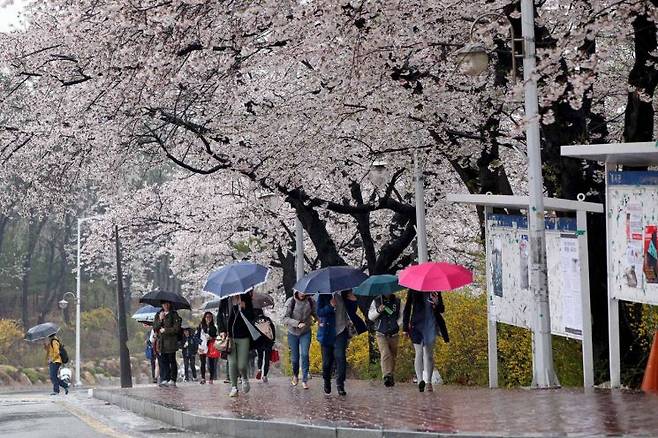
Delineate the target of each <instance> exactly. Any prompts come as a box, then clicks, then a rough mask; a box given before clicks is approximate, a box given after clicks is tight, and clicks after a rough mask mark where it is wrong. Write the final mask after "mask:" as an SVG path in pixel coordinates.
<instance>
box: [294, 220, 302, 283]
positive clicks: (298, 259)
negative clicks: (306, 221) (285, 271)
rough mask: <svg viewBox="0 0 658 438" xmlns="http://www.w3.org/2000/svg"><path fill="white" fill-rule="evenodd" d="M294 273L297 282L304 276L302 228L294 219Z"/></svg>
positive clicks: (300, 223) (298, 221)
mask: <svg viewBox="0 0 658 438" xmlns="http://www.w3.org/2000/svg"><path fill="white" fill-rule="evenodd" d="M295 272H296V274H297V280H300V279H301V278H302V277H303V276H304V226H303V225H302V221H300V220H299V218H295Z"/></svg>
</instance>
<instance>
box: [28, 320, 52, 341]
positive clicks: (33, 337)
mask: <svg viewBox="0 0 658 438" xmlns="http://www.w3.org/2000/svg"><path fill="white" fill-rule="evenodd" d="M58 331H59V327H58V326H57V324H54V323H52V322H44V323H43V324H39V325H35V326H34V327H32V328H31V329H29V330H28V331H27V333H25V340H27V341H30V342H34V341H38V340H40V339H46V338H47V337H48V336H50V335H54V334H55V333H57V332H58Z"/></svg>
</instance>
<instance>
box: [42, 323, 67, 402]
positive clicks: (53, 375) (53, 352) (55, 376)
mask: <svg viewBox="0 0 658 438" xmlns="http://www.w3.org/2000/svg"><path fill="white" fill-rule="evenodd" d="M61 347H62V343H61V341H60V340H59V339H57V336H55V333H53V334H51V335H50V336H48V338H47V340H46V342H45V343H44V344H43V348H44V350H46V360H47V362H48V372H49V374H50V381H51V382H52V384H53V392H51V393H50V395H57V394H59V387H60V386H61V387H62V388H64V394H68V393H69V385H68V384H67V383H66V382H64V381H63V380H62V379H60V378H59V368H60V367H61V366H62V355H61Z"/></svg>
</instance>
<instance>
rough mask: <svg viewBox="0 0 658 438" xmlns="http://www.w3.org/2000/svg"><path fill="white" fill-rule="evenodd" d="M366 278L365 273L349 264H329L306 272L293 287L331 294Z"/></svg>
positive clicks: (306, 291) (306, 292) (309, 291)
mask: <svg viewBox="0 0 658 438" xmlns="http://www.w3.org/2000/svg"><path fill="white" fill-rule="evenodd" d="M367 278H368V276H367V275H366V274H364V273H363V272H361V271H360V270H358V269H355V268H352V267H349V266H330V267H328V268H322V269H318V270H317V271H313V272H310V273H308V274H306V275H305V276H304V277H302V278H301V279H300V280H299V281H298V282H297V283H296V284H295V287H294V289H295V290H298V291H300V292H304V293H305V294H313V293H319V294H331V293H334V292H339V291H342V290H347V289H353V288H355V287H357V286H358V285H360V284H361V283H363V282H364V281H365V280H366V279H367Z"/></svg>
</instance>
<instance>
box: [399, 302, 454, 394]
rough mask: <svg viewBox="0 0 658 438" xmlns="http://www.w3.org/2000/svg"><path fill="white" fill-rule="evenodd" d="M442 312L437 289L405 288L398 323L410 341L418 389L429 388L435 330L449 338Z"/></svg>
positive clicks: (446, 339)
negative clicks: (401, 312)
mask: <svg viewBox="0 0 658 438" xmlns="http://www.w3.org/2000/svg"><path fill="white" fill-rule="evenodd" d="M443 312H445V306H444V305H443V299H442V298H441V293H440V292H430V293H426V292H419V291H415V290H413V289H409V292H408V293H407V302H406V303H405V306H404V315H403V323H402V324H403V327H404V331H405V333H406V334H407V335H408V336H409V337H410V338H411V342H412V343H413V345H414V351H415V358H414V368H415V370H416V379H417V380H418V390H419V391H420V392H423V391H425V388H427V390H428V391H432V390H433V388H432V371H433V370H434V342H435V340H436V336H437V334H440V335H441V337H442V338H443V340H444V341H445V342H449V341H450V338H449V337H448V329H447V327H446V323H445V320H444V319H443V316H442V315H441V314H442V313H443ZM437 332H438V333H437ZM425 379H427V381H426V380H425Z"/></svg>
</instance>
